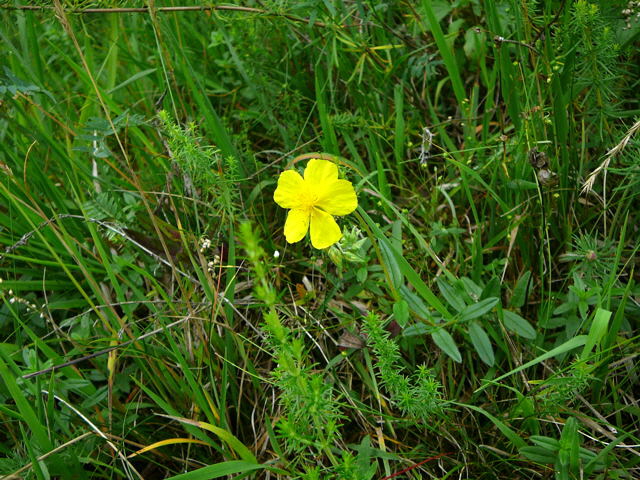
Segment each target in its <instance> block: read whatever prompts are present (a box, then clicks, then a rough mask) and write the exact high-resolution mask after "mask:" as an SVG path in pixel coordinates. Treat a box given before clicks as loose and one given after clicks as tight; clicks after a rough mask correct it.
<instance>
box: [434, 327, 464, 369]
mask: <svg viewBox="0 0 640 480" xmlns="http://www.w3.org/2000/svg"><path fill="white" fill-rule="evenodd" d="M431 338H433V341H434V342H435V344H436V345H437V346H438V347H439V348H440V350H442V351H443V352H444V353H446V354H447V355H449V356H450V357H451V358H452V359H453V360H455V361H456V362H458V363H461V362H462V355H460V350H458V347H457V345H456V342H455V341H454V340H453V337H452V336H451V335H450V334H449V332H447V331H446V330H445V329H444V328H440V329H438V330H436V331H435V332H433V333H432V334H431Z"/></svg>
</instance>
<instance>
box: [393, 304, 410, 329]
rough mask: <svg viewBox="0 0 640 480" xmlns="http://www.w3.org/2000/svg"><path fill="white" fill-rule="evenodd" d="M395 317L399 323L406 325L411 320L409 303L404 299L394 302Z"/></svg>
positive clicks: (402, 325)
mask: <svg viewBox="0 0 640 480" xmlns="http://www.w3.org/2000/svg"><path fill="white" fill-rule="evenodd" d="M393 317H394V318H395V320H396V322H398V325H400V326H401V327H403V328H404V327H405V326H406V325H407V322H408V321H409V304H408V303H407V302H405V301H404V300H400V301H398V302H396V303H394V304H393Z"/></svg>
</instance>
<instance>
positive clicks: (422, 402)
mask: <svg viewBox="0 0 640 480" xmlns="http://www.w3.org/2000/svg"><path fill="white" fill-rule="evenodd" d="M363 327H364V329H365V332H366V333H367V335H368V339H367V341H368V344H369V345H370V346H371V348H372V349H373V351H374V352H375V354H376V356H377V357H378V359H377V363H376V365H377V370H378V377H379V379H380V381H381V383H382V385H384V387H385V388H386V389H387V390H388V391H389V393H390V394H391V397H392V400H393V403H394V404H395V405H396V406H397V407H398V408H400V409H401V410H402V412H403V413H404V414H405V415H410V416H412V417H415V418H417V419H420V420H423V421H429V420H431V419H432V417H434V416H436V415H437V414H439V413H441V412H442V409H443V408H444V405H445V401H444V400H443V399H442V392H441V387H442V386H441V385H440V382H438V380H437V379H436V377H435V375H434V374H433V371H432V370H430V369H429V368H427V366H426V365H419V366H418V367H417V371H416V372H415V373H414V374H413V375H412V376H411V378H409V377H406V376H405V375H403V374H402V370H403V369H402V366H401V360H400V354H399V347H398V344H397V343H396V342H394V341H393V340H391V339H390V338H389V332H386V331H385V330H384V328H383V325H382V323H381V322H380V320H379V319H378V317H377V316H376V315H373V314H370V315H368V316H367V317H366V318H365V322H364V324H363Z"/></svg>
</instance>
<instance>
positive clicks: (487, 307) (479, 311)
mask: <svg viewBox="0 0 640 480" xmlns="http://www.w3.org/2000/svg"><path fill="white" fill-rule="evenodd" d="M499 301H500V300H499V299H498V298H495V297H491V298H486V299H484V300H481V301H479V302H478V303H474V304H472V305H469V306H467V307H465V308H464V310H462V312H461V313H460V320H462V321H469V320H473V319H474V318H478V317H481V316H482V315H484V314H485V313H487V312H489V311H491V309H492V308H493V307H495V306H496V305H497V304H498V302H499Z"/></svg>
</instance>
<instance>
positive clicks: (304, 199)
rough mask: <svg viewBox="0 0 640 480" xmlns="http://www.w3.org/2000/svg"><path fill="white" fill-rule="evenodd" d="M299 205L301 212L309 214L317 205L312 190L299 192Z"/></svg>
mask: <svg viewBox="0 0 640 480" xmlns="http://www.w3.org/2000/svg"><path fill="white" fill-rule="evenodd" d="M300 203H301V206H302V209H303V210H307V211H309V212H311V210H313V208H314V207H315V206H316V204H317V203H318V195H317V193H316V192H314V191H313V190H312V189H309V190H305V191H303V192H300Z"/></svg>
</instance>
